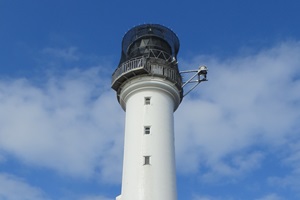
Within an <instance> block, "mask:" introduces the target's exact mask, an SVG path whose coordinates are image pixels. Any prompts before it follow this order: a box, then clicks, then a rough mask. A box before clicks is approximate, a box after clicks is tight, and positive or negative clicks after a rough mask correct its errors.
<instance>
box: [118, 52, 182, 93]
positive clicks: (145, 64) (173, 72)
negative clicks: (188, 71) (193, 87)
mask: <svg viewBox="0 0 300 200" xmlns="http://www.w3.org/2000/svg"><path fill="white" fill-rule="evenodd" d="M156 60H157V59H156ZM161 61H162V62H158V63H157V62H155V61H154V62H153V60H152V59H151V58H150V59H149V60H147V58H145V57H139V58H134V59H131V60H128V61H126V62H124V63H122V64H121V65H120V66H119V67H118V68H117V69H116V71H115V72H114V74H113V76H112V84H114V83H115V82H119V81H120V80H122V81H125V80H124V79H122V77H123V76H124V77H126V75H127V74H129V73H132V72H135V71H138V70H139V69H144V70H145V71H146V72H143V74H148V75H151V76H153V75H154V76H155V75H156V76H161V77H164V78H166V79H167V80H170V81H171V82H173V83H174V84H176V86H177V87H178V89H181V86H182V78H181V75H180V73H179V71H178V69H174V68H171V67H170V66H168V63H166V64H159V63H163V62H165V61H163V60H161ZM137 75H138V74H137Z"/></svg>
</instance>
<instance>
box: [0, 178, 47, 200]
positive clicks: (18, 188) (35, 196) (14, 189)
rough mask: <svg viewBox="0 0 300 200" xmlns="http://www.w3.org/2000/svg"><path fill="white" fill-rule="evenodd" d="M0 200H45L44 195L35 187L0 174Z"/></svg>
mask: <svg viewBox="0 0 300 200" xmlns="http://www.w3.org/2000/svg"><path fill="white" fill-rule="evenodd" d="M0 198H1V199H9V200H24V199H31V200H47V199H48V198H47V197H46V196H45V194H44V193H43V192H42V191H41V190H40V189H39V188H37V187H33V186H30V185H28V184H27V183H26V182H25V181H23V180H21V179H19V178H17V177H15V176H13V175H9V174H3V173H2V174H0Z"/></svg>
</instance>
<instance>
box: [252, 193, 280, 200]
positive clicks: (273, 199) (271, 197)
mask: <svg viewBox="0 0 300 200" xmlns="http://www.w3.org/2000/svg"><path fill="white" fill-rule="evenodd" d="M256 200H283V198H282V197H280V196H278V195H277V194H268V195H266V196H264V197H261V198H259V199H256Z"/></svg>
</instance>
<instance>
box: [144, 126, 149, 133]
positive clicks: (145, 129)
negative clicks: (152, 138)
mask: <svg viewBox="0 0 300 200" xmlns="http://www.w3.org/2000/svg"><path fill="white" fill-rule="evenodd" d="M144 134H146V135H149V134H150V126H145V127H144Z"/></svg>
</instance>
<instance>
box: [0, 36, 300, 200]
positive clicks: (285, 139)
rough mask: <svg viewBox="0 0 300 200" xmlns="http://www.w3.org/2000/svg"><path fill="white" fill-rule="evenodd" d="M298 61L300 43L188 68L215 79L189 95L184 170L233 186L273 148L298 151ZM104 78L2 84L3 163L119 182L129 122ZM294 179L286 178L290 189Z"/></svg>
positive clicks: (294, 159)
mask: <svg viewBox="0 0 300 200" xmlns="http://www.w3.org/2000/svg"><path fill="white" fill-rule="evenodd" d="M48 53H49V52H48ZM69 53H70V54H66V55H74V56H76V55H78V54H77V53H76V50H74V52H73V53H72V51H70V52H69ZM63 55H64V54H63ZM298 55H300V44H299V43H298V42H294V43H293V42H287V43H283V44H281V45H278V46H275V47H274V48H272V49H267V50H264V51H261V52H258V53H257V54H254V55H250V56H249V55H241V56H238V57H234V58H231V59H227V60H219V59H217V58H215V57H213V56H212V57H198V58H195V59H194V60H193V61H192V62H190V63H188V62H186V63H185V62H182V63H181V65H182V66H183V65H184V66H197V65H198V64H199V63H204V64H206V65H207V66H208V67H209V76H208V78H209V81H208V82H205V83H203V84H201V85H200V87H198V88H197V89H196V90H194V91H193V92H192V93H191V94H189V95H188V96H187V97H185V99H184V100H183V102H182V105H181V106H180V107H179V109H178V110H177V111H176V113H175V120H176V122H175V123H176V129H175V132H176V151H177V161H178V167H179V168H178V169H179V171H180V172H185V173H195V174H200V176H201V178H204V179H203V180H205V181H211V180H218V179H219V178H220V177H221V178H222V177H232V178H233V179H234V178H236V177H240V176H244V175H245V174H247V173H249V172H251V171H252V170H255V169H258V168H260V167H261V165H262V163H263V161H264V158H265V157H267V156H268V153H269V152H268V151H267V150H268V148H271V147H273V148H275V149H283V148H284V146H286V145H287V144H288V143H291V140H293V142H294V144H296V143H297V144H298V142H297V141H299V140H298V139H297V137H296V135H297V133H299V130H300V127H299V124H298V122H299V118H300V113H299V110H300V101H299V99H300V92H299V91H300V79H299V77H300V68H299V66H300V57H299V56H298ZM71 58H72V56H71ZM63 59H67V58H63ZM71 60H72V59H71ZM75 60H76V59H75ZM103 70H106V71H105V74H107V67H105V68H103V67H101V66H98V67H94V68H89V69H86V70H78V69H73V70H69V71H67V72H65V73H62V74H52V75H51V74H50V75H49V76H48V77H46V79H45V81H44V83H43V86H37V85H36V84H34V83H32V82H31V81H29V80H27V79H11V80H1V81H0V110H1V112H0V162H1V160H2V162H3V161H5V156H7V155H14V156H15V157H16V158H17V159H19V160H20V161H21V162H23V163H25V164H27V165H28V166H31V165H34V166H41V167H46V168H48V169H52V170H54V171H56V172H59V173H61V174H64V175H70V176H77V177H85V178H86V177H96V178H97V179H98V178H99V179H100V180H102V181H103V182H106V183H107V182H110V183H119V182H120V179H121V167H122V166H121V163H122V160H121V159H122V149H123V142H122V140H123V132H124V120H125V118H124V112H123V111H122V110H121V108H120V106H119V105H118V103H117V100H116V96H115V93H114V92H113V91H112V90H111V89H110V85H109V84H110V76H103V75H100V73H101V72H102V71H103ZM295 138H296V139H295ZM254 146H264V147H265V148H264V150H266V151H263V150H260V149H255V148H254ZM1 151H2V152H5V153H4V154H1ZM286 151H287V154H288V155H290V156H287V158H286V159H284V158H283V157H281V158H282V160H283V162H285V163H288V164H291V166H292V168H293V171H296V169H297V167H299V165H300V164H298V163H300V162H299V158H298V154H297V152H298V151H299V149H298V148H296V147H295V146H294V147H290V148H288V150H286ZM1 155H2V157H1ZM278 156H280V155H278ZM203 168H205V170H203ZM293 173H294V172H293ZM294 174H296V178H298V177H299V173H294ZM294 174H289V175H288V176H286V179H287V180H286V182H287V183H290V182H289V181H291V180H292V179H291V177H292V175H294ZM283 178H285V177H273V179H272V178H270V180H273V181H274V182H276V180H282V179H283ZM86 198H90V199H97V198H98V199H101V198H102V196H99V197H98V196H96V197H93V196H88V197H86ZM103 198H104V199H105V197H103ZM197 198H198V199H201V198H202V199H205V198H211V197H207V196H202V197H197ZM211 199H212V198H211Z"/></svg>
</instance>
